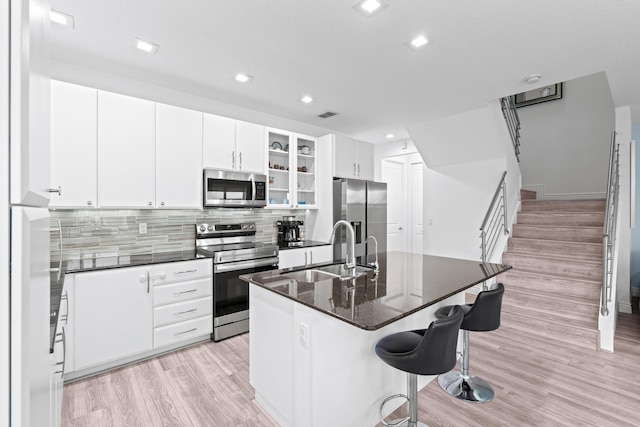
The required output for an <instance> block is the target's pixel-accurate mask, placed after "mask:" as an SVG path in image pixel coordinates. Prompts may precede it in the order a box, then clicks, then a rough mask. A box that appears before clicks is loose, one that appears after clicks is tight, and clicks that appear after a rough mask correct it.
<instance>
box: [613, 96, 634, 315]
mask: <svg viewBox="0 0 640 427" xmlns="http://www.w3.org/2000/svg"><path fill="white" fill-rule="evenodd" d="M631 126H632V124H631V108H630V107H620V108H616V109H615V129H616V142H617V143H618V144H620V196H619V211H618V226H619V228H620V232H619V233H620V234H619V235H618V276H617V281H616V283H617V299H616V301H618V309H619V310H620V311H621V312H623V313H631V167H630V165H631Z"/></svg>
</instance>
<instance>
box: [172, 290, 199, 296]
mask: <svg viewBox="0 0 640 427" xmlns="http://www.w3.org/2000/svg"><path fill="white" fill-rule="evenodd" d="M196 291H197V289H189V290H188V291H182V292H174V293H173V295H175V296H178V295H184V294H190V293H191V292H196Z"/></svg>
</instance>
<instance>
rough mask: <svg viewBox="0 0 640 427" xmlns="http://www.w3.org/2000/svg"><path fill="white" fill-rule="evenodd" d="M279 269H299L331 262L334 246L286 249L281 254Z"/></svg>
mask: <svg viewBox="0 0 640 427" xmlns="http://www.w3.org/2000/svg"><path fill="white" fill-rule="evenodd" d="M279 258H280V260H279V262H278V268H291V267H299V266H303V265H309V264H320V263H325V262H331V260H332V259H333V246H331V245H324V246H314V247H310V248H295V249H284V250H281V251H280V254H279Z"/></svg>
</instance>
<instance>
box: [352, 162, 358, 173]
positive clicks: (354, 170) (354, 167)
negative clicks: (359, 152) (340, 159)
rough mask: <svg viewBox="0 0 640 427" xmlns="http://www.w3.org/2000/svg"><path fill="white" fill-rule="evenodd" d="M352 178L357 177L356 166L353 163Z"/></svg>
mask: <svg viewBox="0 0 640 427" xmlns="http://www.w3.org/2000/svg"><path fill="white" fill-rule="evenodd" d="M353 176H358V175H357V174H356V164H355V163H354V164H353Z"/></svg>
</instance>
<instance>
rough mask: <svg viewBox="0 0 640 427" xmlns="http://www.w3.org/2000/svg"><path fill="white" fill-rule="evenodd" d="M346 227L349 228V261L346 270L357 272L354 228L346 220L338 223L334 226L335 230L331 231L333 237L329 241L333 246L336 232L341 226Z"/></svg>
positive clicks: (346, 263)
mask: <svg viewBox="0 0 640 427" xmlns="http://www.w3.org/2000/svg"><path fill="white" fill-rule="evenodd" d="M341 225H344V226H345V227H346V228H347V259H346V262H345V264H344V266H345V268H346V269H353V270H354V271H355V268H356V232H355V231H354V230H353V226H352V225H351V224H350V223H349V222H348V221H345V220H344V219H341V220H339V221H337V222H336V223H335V224H334V225H333V230H332V231H331V237H330V238H329V240H330V241H331V244H332V245H333V243H334V241H335V240H336V230H337V229H338V227H339V226H341Z"/></svg>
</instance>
